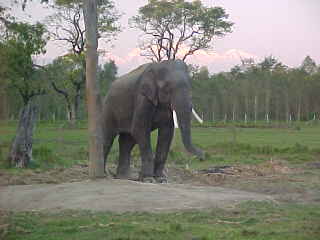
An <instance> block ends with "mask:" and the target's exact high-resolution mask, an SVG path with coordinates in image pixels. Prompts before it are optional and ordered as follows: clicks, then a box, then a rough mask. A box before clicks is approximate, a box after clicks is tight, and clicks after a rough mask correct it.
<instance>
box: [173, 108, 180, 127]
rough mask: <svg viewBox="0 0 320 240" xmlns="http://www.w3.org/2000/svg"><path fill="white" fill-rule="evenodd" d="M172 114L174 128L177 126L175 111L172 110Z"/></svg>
mask: <svg viewBox="0 0 320 240" xmlns="http://www.w3.org/2000/svg"><path fill="white" fill-rule="evenodd" d="M172 114H173V122H174V128H179V125H178V119H177V113H176V111H172Z"/></svg>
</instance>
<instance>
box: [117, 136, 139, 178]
mask: <svg viewBox="0 0 320 240" xmlns="http://www.w3.org/2000/svg"><path fill="white" fill-rule="evenodd" d="M135 144H136V142H135V140H134V138H133V137H132V136H131V135H130V134H126V133H121V134H120V136H119V162H118V168H117V178H121V179H128V178H129V177H130V155H131V151H132V149H133V147H134V145H135Z"/></svg>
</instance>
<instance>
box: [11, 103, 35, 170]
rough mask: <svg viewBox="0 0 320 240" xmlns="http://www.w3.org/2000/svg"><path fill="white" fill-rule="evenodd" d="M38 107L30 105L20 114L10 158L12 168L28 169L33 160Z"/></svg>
mask: <svg viewBox="0 0 320 240" xmlns="http://www.w3.org/2000/svg"><path fill="white" fill-rule="evenodd" d="M36 112H37V111H36V107H35V106H33V105H32V104H31V103H28V104H27V105H26V106H25V107H24V108H23V109H22V110H21V112H20V119H19V125H18V129H17V133H16V137H15V138H14V140H13V142H12V145H11V149H10V152H9V156H8V162H9V163H10V166H11V167H17V168H26V167H27V166H28V165H29V163H30V161H31V160H32V135H33V128H34V123H35V121H36Z"/></svg>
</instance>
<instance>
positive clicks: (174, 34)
mask: <svg viewBox="0 0 320 240" xmlns="http://www.w3.org/2000/svg"><path fill="white" fill-rule="evenodd" d="M227 19H228V15H227V14H226V12H225V10H224V9H223V8H222V7H205V6H204V5H202V3H201V1H200V0H196V1H192V2H188V1H185V0H149V1H148V4H147V5H145V6H143V7H141V8H140V9H139V13H138V15H136V16H134V17H133V18H131V20H130V21H131V24H132V27H135V28H138V29H140V30H141V31H143V32H144V33H145V35H144V36H143V41H142V42H141V43H140V47H141V49H142V50H144V51H143V55H144V56H146V57H148V58H150V59H152V60H153V61H158V62H159V61H161V60H164V59H176V58H181V59H182V60H183V61H184V60H185V59H186V58H187V57H188V56H190V55H192V54H194V53H195V52H196V51H198V50H200V49H209V48H210V47H211V43H212V41H213V39H214V37H223V36H224V35H225V34H227V33H229V32H231V27H232V25H233V23H232V22H230V21H228V20H227Z"/></svg>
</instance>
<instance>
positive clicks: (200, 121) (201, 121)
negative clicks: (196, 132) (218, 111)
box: [192, 108, 203, 124]
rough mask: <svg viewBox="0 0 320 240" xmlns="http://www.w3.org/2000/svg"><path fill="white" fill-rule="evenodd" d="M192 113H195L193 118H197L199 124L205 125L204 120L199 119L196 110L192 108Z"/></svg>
mask: <svg viewBox="0 0 320 240" xmlns="http://www.w3.org/2000/svg"><path fill="white" fill-rule="evenodd" d="M192 113H193V116H195V118H196V119H197V120H198V122H199V123H201V124H202V123H203V120H202V119H201V118H200V117H199V115H198V114H197V113H196V110H194V109H193V108H192Z"/></svg>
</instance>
